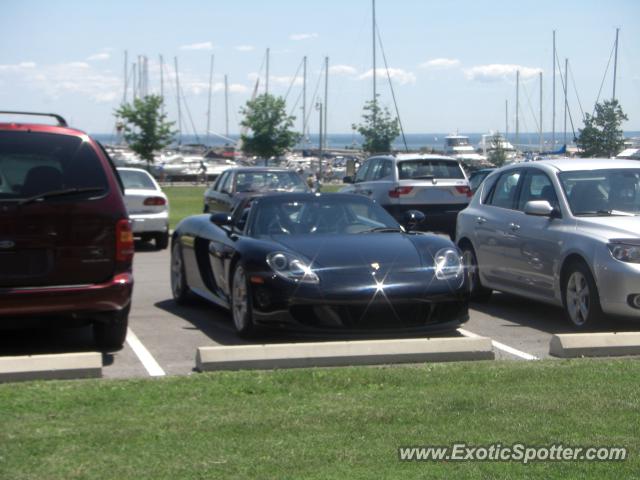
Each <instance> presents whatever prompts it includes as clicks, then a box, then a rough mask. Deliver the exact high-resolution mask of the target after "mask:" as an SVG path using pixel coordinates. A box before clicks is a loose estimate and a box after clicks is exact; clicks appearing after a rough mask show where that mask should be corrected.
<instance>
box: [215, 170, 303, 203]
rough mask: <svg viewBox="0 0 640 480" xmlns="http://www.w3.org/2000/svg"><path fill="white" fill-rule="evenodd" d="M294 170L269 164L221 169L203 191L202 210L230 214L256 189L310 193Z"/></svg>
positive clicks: (261, 190) (258, 190)
mask: <svg viewBox="0 0 640 480" xmlns="http://www.w3.org/2000/svg"><path fill="white" fill-rule="evenodd" d="M309 191H310V188H309V186H308V185H307V183H306V182H305V181H304V180H303V178H302V177H301V176H300V175H298V173H296V172H294V171H293V170H287V169H284V168H271V167H239V168H230V169H228V170H225V171H224V172H222V174H221V175H220V176H219V177H218V178H217V179H216V181H215V182H214V183H213V185H211V187H209V188H208V189H207V191H206V192H204V209H203V211H204V212H205V213H229V212H231V210H232V209H233V208H234V206H235V205H237V204H238V203H239V202H240V201H241V200H242V199H243V198H245V197H246V196H247V195H254V194H255V193H256V192H309Z"/></svg>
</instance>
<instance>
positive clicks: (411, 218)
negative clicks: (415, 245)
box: [402, 210, 426, 232]
mask: <svg viewBox="0 0 640 480" xmlns="http://www.w3.org/2000/svg"><path fill="white" fill-rule="evenodd" d="M425 218H426V217H425V215H424V213H422V212H421V211H420V210H409V211H407V212H405V214H404V218H403V219H402V220H403V221H402V224H403V226H404V228H406V229H407V231H409V232H410V231H412V230H415V229H416V228H417V227H418V225H420V224H421V223H422V222H424V219H425Z"/></svg>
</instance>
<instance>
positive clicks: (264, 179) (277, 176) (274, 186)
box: [236, 172, 307, 192]
mask: <svg viewBox="0 0 640 480" xmlns="http://www.w3.org/2000/svg"><path fill="white" fill-rule="evenodd" d="M264 191H276V192H306V191H307V184H306V183H305V182H304V181H303V180H302V178H300V176H299V175H298V174H297V173H295V172H239V173H237V174H236V192H264Z"/></svg>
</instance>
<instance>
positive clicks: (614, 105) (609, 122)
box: [577, 100, 628, 157]
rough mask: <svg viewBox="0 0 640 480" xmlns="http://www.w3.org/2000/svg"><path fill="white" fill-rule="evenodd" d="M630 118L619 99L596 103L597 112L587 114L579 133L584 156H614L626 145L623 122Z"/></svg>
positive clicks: (579, 145) (579, 141) (579, 143)
mask: <svg viewBox="0 0 640 480" xmlns="http://www.w3.org/2000/svg"><path fill="white" fill-rule="evenodd" d="M625 120H628V118H627V116H626V115H625V114H624V112H623V111H622V108H621V107H620V105H619V104H618V101H617V100H605V101H604V102H603V103H596V108H595V114H594V115H589V114H588V113H587V114H586V115H585V119H584V128H583V129H582V130H580V134H579V135H578V142H577V144H578V147H579V148H580V149H581V150H582V156H583V157H613V156H615V155H616V154H617V153H619V152H620V150H622V148H623V147H624V135H623V132H622V128H621V125H622V122H623V121H625Z"/></svg>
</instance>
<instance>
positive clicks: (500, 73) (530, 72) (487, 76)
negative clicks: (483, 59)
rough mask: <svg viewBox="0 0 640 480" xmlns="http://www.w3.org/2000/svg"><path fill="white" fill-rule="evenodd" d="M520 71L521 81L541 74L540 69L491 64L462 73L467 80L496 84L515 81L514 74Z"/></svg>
mask: <svg viewBox="0 0 640 480" xmlns="http://www.w3.org/2000/svg"><path fill="white" fill-rule="evenodd" d="M517 71H520V78H521V79H522V80H530V79H532V78H535V77H537V76H538V74H539V73H540V72H542V69H541V68H532V67H525V66H522V65H509V64H496V63H494V64H491V65H478V66H475V67H472V68H468V69H466V70H465V71H464V74H465V76H466V77H467V79H468V80H477V81H479V82H498V81H501V80H509V79H515V76H516V72H517Z"/></svg>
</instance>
